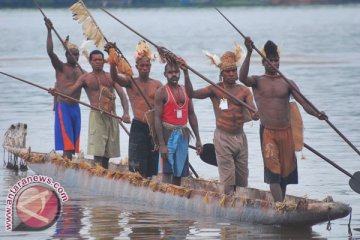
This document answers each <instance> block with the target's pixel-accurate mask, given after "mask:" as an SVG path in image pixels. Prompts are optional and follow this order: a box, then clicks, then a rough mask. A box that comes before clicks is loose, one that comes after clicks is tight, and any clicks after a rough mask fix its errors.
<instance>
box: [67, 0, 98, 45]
mask: <svg viewBox="0 0 360 240" xmlns="http://www.w3.org/2000/svg"><path fill="white" fill-rule="evenodd" d="M70 10H71V12H72V14H73V19H74V20H75V21H77V22H78V23H80V24H81V25H82V29H83V34H84V36H85V37H86V39H87V40H93V41H94V43H95V45H96V47H97V48H103V47H104V45H105V37H104V34H103V33H102V32H101V30H100V28H99V27H98V25H97V24H96V22H95V20H94V18H93V17H92V16H91V14H90V12H89V10H88V9H87V8H86V6H85V4H84V2H83V1H81V0H80V1H78V2H76V3H75V4H73V5H72V6H71V7H70Z"/></svg>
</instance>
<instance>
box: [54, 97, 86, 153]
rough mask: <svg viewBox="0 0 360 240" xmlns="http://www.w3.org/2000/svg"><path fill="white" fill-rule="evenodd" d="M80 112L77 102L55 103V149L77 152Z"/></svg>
mask: <svg viewBox="0 0 360 240" xmlns="http://www.w3.org/2000/svg"><path fill="white" fill-rule="evenodd" d="M80 130H81V114H80V107H79V104H77V103H75V104H70V103H66V102H62V101H58V102H56V103H55V150H66V151H72V150H75V152H77V153H78V152H79V145H80Z"/></svg>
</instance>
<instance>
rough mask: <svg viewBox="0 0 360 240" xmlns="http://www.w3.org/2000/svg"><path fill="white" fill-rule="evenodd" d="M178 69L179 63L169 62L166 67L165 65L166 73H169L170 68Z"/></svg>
mask: <svg viewBox="0 0 360 240" xmlns="http://www.w3.org/2000/svg"><path fill="white" fill-rule="evenodd" d="M170 66H171V67H178V68H179V64H178V63H177V62H175V61H174V62H167V63H166V65H165V72H166V71H167V69H168V68H169V67H170Z"/></svg>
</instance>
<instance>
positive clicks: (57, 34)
mask: <svg viewBox="0 0 360 240" xmlns="http://www.w3.org/2000/svg"><path fill="white" fill-rule="evenodd" d="M33 3H34V4H35V5H36V7H37V8H38V9H39V10H40V12H41V14H42V15H43V16H44V18H47V19H49V18H48V17H47V16H46V15H45V13H44V11H43V10H42V9H41V7H40V5H39V3H38V2H37V1H36V0H33ZM51 29H52V30H53V31H54V33H55V35H56V36H57V38H58V39H59V41H60V42H61V44H62V45H63V47H64V48H65V50H66V51H67V52H68V53H69V55H70V57H71V58H72V60H73V61H74V62H75V63H76V65H77V66H78V67H79V69H80V71H81V72H82V73H85V71H84V70H83V69H82V67H81V66H80V64H79V63H78V61H77V60H76V58H75V57H74V55H72V53H71V52H70V51H69V49H68V47H67V46H66V45H65V43H64V41H63V40H62V38H61V37H60V35H59V33H58V32H57V31H56V29H55V28H54V26H53V25H51Z"/></svg>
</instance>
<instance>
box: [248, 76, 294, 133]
mask: <svg viewBox="0 0 360 240" xmlns="http://www.w3.org/2000/svg"><path fill="white" fill-rule="evenodd" d="M254 78H255V80H256V85H255V86H253V92H254V97H255V101H256V105H257V107H258V110H259V115H260V121H261V124H262V125H264V126H265V127H266V128H270V129H285V128H288V127H290V109H289V99H290V94H291V91H290V88H289V86H288V84H287V83H286V82H285V80H284V79H282V78H281V77H280V76H278V75H276V76H269V75H262V76H256V77H255V76H254Z"/></svg>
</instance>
